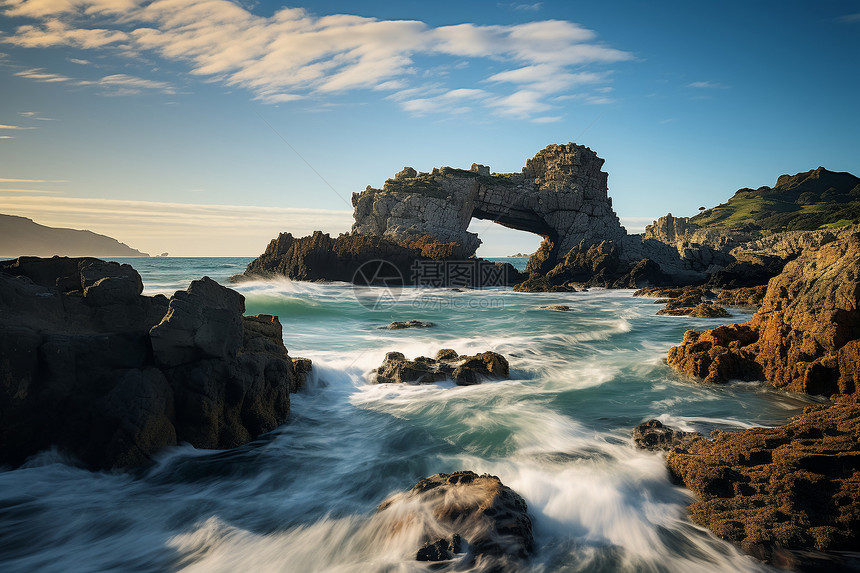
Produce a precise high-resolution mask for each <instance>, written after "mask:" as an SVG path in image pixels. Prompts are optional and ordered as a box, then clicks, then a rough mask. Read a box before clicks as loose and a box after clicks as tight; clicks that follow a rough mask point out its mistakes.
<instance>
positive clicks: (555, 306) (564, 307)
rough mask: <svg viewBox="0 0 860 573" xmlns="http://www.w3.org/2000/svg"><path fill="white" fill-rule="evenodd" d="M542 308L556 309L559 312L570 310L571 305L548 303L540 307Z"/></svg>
mask: <svg viewBox="0 0 860 573" xmlns="http://www.w3.org/2000/svg"><path fill="white" fill-rule="evenodd" d="M538 308H539V309H540V310H555V311H558V312H568V311H569V310H570V307H569V306H567V305H566V304H547V305H545V306H540V307H538Z"/></svg>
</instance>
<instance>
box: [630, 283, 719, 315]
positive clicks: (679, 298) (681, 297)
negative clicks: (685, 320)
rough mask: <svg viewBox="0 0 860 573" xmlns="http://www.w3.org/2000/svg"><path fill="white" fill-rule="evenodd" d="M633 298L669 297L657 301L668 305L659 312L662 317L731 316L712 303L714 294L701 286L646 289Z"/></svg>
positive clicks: (636, 293)
mask: <svg viewBox="0 0 860 573" xmlns="http://www.w3.org/2000/svg"><path fill="white" fill-rule="evenodd" d="M633 296H648V297H668V298H660V299H659V300H657V301H655V302H659V303H661V304H665V305H666V308H664V309H662V310H659V311H657V314H661V315H668V316H692V317H698V318H725V317H729V316H731V315H730V314H729V313H728V312H727V311H726V309H724V308H723V307H722V306H719V305H717V304H714V303H713V302H712V300H713V297H714V296H715V295H714V293H713V292H711V291H710V290H708V289H706V288H705V287H701V286H686V287H651V288H644V289H639V290H637V291H636V292H635V293H633Z"/></svg>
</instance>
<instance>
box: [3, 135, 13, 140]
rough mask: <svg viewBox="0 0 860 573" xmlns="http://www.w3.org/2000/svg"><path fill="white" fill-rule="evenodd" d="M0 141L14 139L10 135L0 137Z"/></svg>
mask: <svg viewBox="0 0 860 573" xmlns="http://www.w3.org/2000/svg"><path fill="white" fill-rule="evenodd" d="M0 139H15V138H14V137H13V136H11V135H0Z"/></svg>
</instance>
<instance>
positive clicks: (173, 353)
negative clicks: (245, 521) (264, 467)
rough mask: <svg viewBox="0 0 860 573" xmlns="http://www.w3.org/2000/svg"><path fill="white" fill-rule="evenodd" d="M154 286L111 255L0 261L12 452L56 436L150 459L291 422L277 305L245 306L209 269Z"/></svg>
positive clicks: (102, 451)
mask: <svg viewBox="0 0 860 573" xmlns="http://www.w3.org/2000/svg"><path fill="white" fill-rule="evenodd" d="M142 290H143V283H142V281H141V279H140V275H139V274H138V273H137V272H136V271H135V270H134V269H133V268H132V267H130V266H129V265H119V264H117V263H106V262H104V261H100V260H98V259H88V258H84V259H69V258H59V257H54V258H52V259H38V258H34V257H22V258H19V259H17V260H14V261H6V262H3V263H0V325H2V328H0V349H2V352H0V356H2V359H0V463H4V464H13V465H17V464H19V463H21V462H23V461H24V460H25V458H26V457H28V456H30V455H32V454H35V453H37V452H38V451H40V450H43V449H46V448H48V447H50V446H57V447H59V448H60V449H61V450H63V451H67V452H69V453H71V454H73V455H74V456H76V457H77V458H78V459H80V460H81V461H82V462H83V463H84V464H85V465H87V466H88V467H92V468H121V467H132V466H139V465H144V464H147V463H149V462H150V460H151V458H152V456H153V454H155V453H156V452H157V451H158V450H159V449H161V448H162V447H164V446H169V445H175V444H177V443H179V442H188V443H191V444H192V445H194V446H195V447H200V448H229V447H234V446H238V445H240V444H244V443H246V442H248V441H250V440H251V439H253V438H255V437H257V436H259V435H260V434H262V433H265V432H268V431H270V430H272V429H274V428H275V427H277V426H278V425H280V424H282V423H283V422H284V421H285V420H286V418H287V416H288V414H289V409H290V398H289V392H290V389H291V387H292V388H295V387H296V386H297V384H298V379H299V376H298V375H297V373H296V368H295V367H294V365H293V362H292V361H291V359H290V356H289V355H288V353H287V349H286V348H285V347H284V343H283V340H282V338H281V324H280V322H279V321H278V318H277V317H275V316H269V315H258V316H251V317H243V312H244V310H245V304H244V298H243V297H242V295H240V294H239V293H237V292H235V291H232V290H230V289H227V288H224V287H222V286H220V285H218V284H217V283H215V282H214V281H212V280H211V279H209V278H207V277H204V278H203V279H201V280H197V281H193V282H192V283H191V285H190V286H189V287H188V289H187V290H185V291H178V292H177V293H176V294H175V295H174V296H173V297H171V298H170V299H168V298H166V297H164V296H162V295H159V296H154V297H148V296H142V295H141V292H142ZM308 366H309V365H306V364H304V365H303V366H302V370H303V371H304V372H305V373H306V371H307V367H308Z"/></svg>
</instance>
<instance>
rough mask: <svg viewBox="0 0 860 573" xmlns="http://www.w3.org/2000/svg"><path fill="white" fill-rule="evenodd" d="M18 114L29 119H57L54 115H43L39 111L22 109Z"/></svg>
mask: <svg viewBox="0 0 860 573" xmlns="http://www.w3.org/2000/svg"><path fill="white" fill-rule="evenodd" d="M18 115H20V116H21V117H26V118H27V119H35V120H37V121H56V120H55V119H54V118H53V117H42V115H41V114H40V113H39V112H38V111H20V112H18Z"/></svg>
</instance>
